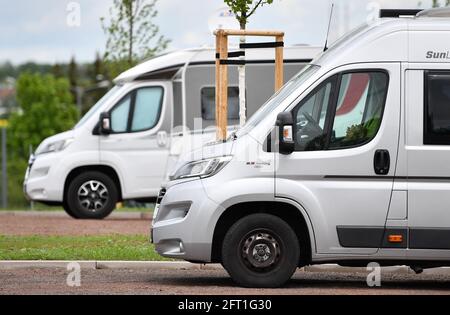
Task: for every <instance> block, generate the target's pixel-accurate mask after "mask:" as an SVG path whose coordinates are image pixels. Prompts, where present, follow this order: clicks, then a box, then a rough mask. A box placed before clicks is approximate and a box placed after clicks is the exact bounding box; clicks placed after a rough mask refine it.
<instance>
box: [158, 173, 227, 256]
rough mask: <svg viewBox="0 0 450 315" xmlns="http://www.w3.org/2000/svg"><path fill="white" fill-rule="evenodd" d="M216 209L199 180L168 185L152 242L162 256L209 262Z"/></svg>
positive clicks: (159, 210)
mask: <svg viewBox="0 0 450 315" xmlns="http://www.w3.org/2000/svg"><path fill="white" fill-rule="evenodd" d="M218 207H219V206H218V205H217V204H216V203H214V202H213V201H212V200H210V199H209V198H208V197H207V195H206V193H205V190H204V189H203V185H202V182H201V180H194V181H189V182H184V183H180V184H177V185H174V186H171V187H169V188H168V189H167V191H166V193H165V196H164V198H163V199H162V201H161V204H160V205H159V206H158V209H157V211H156V215H155V218H154V221H153V228H152V232H151V233H152V236H151V237H152V240H153V243H154V244H155V248H156V251H157V252H158V254H160V255H161V256H164V257H169V258H177V259H184V260H189V261H196V262H205V263H207V262H211V248H212V240H213V233H214V224H211V223H212V222H211V220H214V216H213V215H211V212H212V213H214V212H215V211H216V210H217V208H218Z"/></svg>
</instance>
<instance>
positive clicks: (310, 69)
mask: <svg viewBox="0 0 450 315" xmlns="http://www.w3.org/2000/svg"><path fill="white" fill-rule="evenodd" d="M319 68H320V67H319V66H316V65H308V66H306V67H305V68H303V69H302V70H301V71H300V72H299V73H298V74H297V75H296V76H295V77H294V78H292V79H291V80H290V81H289V82H288V83H286V85H285V86H284V87H283V88H282V89H281V90H280V91H278V92H277V93H275V94H274V95H273V96H272V97H271V98H270V99H269V100H268V101H267V102H266V104H264V105H263V106H262V107H261V108H260V109H259V110H258V111H257V112H256V113H255V114H254V115H253V116H252V117H251V118H250V119H249V120H248V121H247V123H246V124H245V125H244V127H242V129H240V130H239V131H238V132H237V133H236V136H238V137H240V136H242V135H244V134H246V133H248V132H249V131H250V130H252V129H253V128H254V127H255V126H256V125H258V124H259V123H260V122H261V121H262V120H263V119H264V118H266V117H267V115H268V114H270V113H271V112H273V111H274V110H275V109H276V108H277V106H278V105H280V103H281V102H283V101H284V100H285V99H286V98H287V97H289V96H290V95H291V94H292V93H293V92H294V91H295V90H296V89H297V88H298V87H299V86H300V85H302V84H303V83H304V82H305V81H306V80H308V79H309V78H310V77H311V76H312V75H313V74H314V73H316V72H317V70H319Z"/></svg>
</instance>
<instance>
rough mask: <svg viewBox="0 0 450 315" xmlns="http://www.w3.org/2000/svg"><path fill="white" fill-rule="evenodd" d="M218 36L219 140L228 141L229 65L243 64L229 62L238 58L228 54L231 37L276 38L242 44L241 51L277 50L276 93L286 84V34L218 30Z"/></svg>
mask: <svg viewBox="0 0 450 315" xmlns="http://www.w3.org/2000/svg"><path fill="white" fill-rule="evenodd" d="M214 35H216V127H217V140H219V141H225V140H226V139H227V123H228V65H229V64H241V63H240V61H239V60H228V58H231V57H236V56H237V54H236V53H230V54H229V53H228V37H229V36H240V37H242V36H257V37H274V38H275V42H273V43H256V44H244V45H242V44H241V49H242V48H243V49H249V48H269V47H270V48H275V92H277V91H278V90H279V89H281V87H282V86H283V84H284V56H283V48H284V32H278V31H247V30H217V31H215V32H214Z"/></svg>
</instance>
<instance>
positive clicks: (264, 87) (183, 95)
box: [24, 46, 320, 219]
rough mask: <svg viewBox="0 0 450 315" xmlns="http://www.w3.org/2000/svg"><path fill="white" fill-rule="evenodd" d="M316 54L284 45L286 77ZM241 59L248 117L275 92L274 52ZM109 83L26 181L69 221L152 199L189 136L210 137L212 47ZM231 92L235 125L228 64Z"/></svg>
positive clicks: (232, 121)
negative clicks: (111, 85)
mask: <svg viewBox="0 0 450 315" xmlns="http://www.w3.org/2000/svg"><path fill="white" fill-rule="evenodd" d="M318 53H320V49H318V48H313V47H305V46H299V47H292V48H286V49H285V57H286V60H285V74H286V80H288V79H290V78H291V77H292V76H294V75H295V74H296V73H297V72H298V71H300V70H301V69H302V68H303V67H304V66H305V65H307V64H308V63H309V62H310V61H311V60H312V59H313V57H314V56H316V55H317V54H318ZM246 59H247V63H248V65H247V81H248V85H247V90H246V93H247V115H248V116H251V115H252V114H253V113H254V112H256V110H257V109H258V108H259V106H261V105H262V104H264V102H265V101H266V100H267V99H268V98H269V97H270V96H271V95H272V94H273V86H274V81H273V80H274V79H273V71H274V53H273V50H271V49H263V50H258V51H257V52H256V51H255V50H253V51H252V50H250V51H248V52H247V54H246ZM115 84H116V86H115V87H114V88H113V89H112V90H111V91H109V93H108V94H106V95H105V96H104V97H103V98H102V99H101V100H100V101H99V102H98V103H97V104H96V105H95V106H94V107H93V108H92V109H91V110H90V111H89V112H88V113H87V114H86V115H85V116H84V117H83V118H82V119H81V120H80V122H79V123H78V124H77V125H76V126H75V128H74V129H73V130H70V131H68V132H65V133H62V134H59V135H56V136H53V137H50V138H48V139H46V140H44V141H43V142H42V144H41V145H40V146H39V147H38V148H37V150H36V152H35V153H34V155H33V156H32V157H31V158H30V163H29V168H28V170H27V173H26V178H25V182H24V191H25V194H26V196H27V197H28V198H29V199H30V200H34V201H39V202H43V203H47V204H50V205H63V206H64V209H65V210H66V211H67V213H69V214H70V215H71V216H73V217H75V218H95V219H98V218H104V217H105V216H107V215H108V214H110V212H111V211H112V210H113V209H114V208H115V206H116V203H117V202H118V201H122V200H144V201H145V200H152V199H156V197H157V195H158V192H159V190H160V187H161V183H162V182H163V180H164V177H165V175H166V172H167V171H168V169H170V163H171V162H175V161H176V159H177V156H178V155H179V154H180V153H181V152H183V150H185V149H184V148H185V147H187V148H186V150H189V149H190V148H192V146H185V144H186V143H200V145H199V146H201V143H202V141H197V142H196V141H192V138H193V137H205V138H208V137H210V138H212V139H214V133H213V132H211V133H209V135H208V134H207V135H205V134H202V132H201V131H202V130H203V129H205V128H207V127H208V126H213V125H214V124H215V50H213V49H192V50H183V51H177V52H174V53H169V54H166V55H163V56H160V57H157V58H154V59H151V60H149V61H147V62H144V63H142V64H140V65H138V66H136V67H135V68H133V69H131V70H129V71H126V72H125V73H123V74H121V75H120V76H119V77H118V78H117V79H116V80H115ZM229 90H230V92H229V104H230V108H229V117H228V118H229V125H231V126H233V125H237V124H238V122H239V108H238V106H239V105H238V104H239V103H238V95H239V89H238V74H237V67H236V66H230V88H229ZM196 119H197V120H196ZM192 135H195V136H192ZM180 143H181V144H182V145H180ZM175 144H176V145H175ZM169 155H170V158H169Z"/></svg>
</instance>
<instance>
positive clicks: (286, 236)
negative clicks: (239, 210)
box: [222, 214, 300, 288]
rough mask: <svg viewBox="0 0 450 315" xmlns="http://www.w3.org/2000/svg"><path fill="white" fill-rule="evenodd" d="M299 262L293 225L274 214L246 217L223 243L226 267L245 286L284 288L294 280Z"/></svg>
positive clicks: (237, 223)
mask: <svg viewBox="0 0 450 315" xmlns="http://www.w3.org/2000/svg"><path fill="white" fill-rule="evenodd" d="M299 260H300V245H299V241H298V238H297V235H296V234H295V232H294V231H293V230H292V228H291V227H290V226H289V224H287V223H286V222H285V221H284V220H282V219H280V218H278V217H276V216H273V215H269V214H253V215H249V216H247V217H244V218H242V219H241V220H239V221H238V222H236V223H235V224H234V225H233V226H232V227H231V228H230V229H229V231H228V232H227V234H226V235H225V239H224V241H223V247H222V264H223V266H224V267H225V269H226V270H227V271H228V273H229V274H230V276H231V278H232V279H233V280H234V281H235V282H236V283H237V284H239V285H241V286H244V287H258V288H274V287H280V286H282V285H283V284H285V283H286V282H287V281H288V280H289V279H290V278H291V277H292V275H293V274H294V272H295V270H296V269H297V267H298V263H299Z"/></svg>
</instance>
